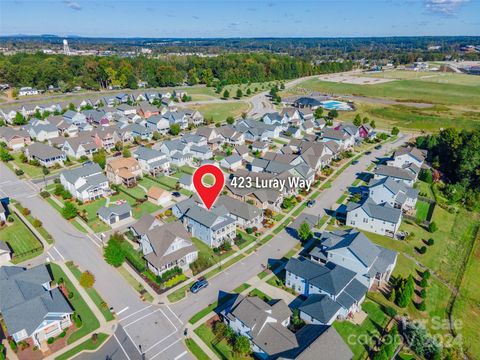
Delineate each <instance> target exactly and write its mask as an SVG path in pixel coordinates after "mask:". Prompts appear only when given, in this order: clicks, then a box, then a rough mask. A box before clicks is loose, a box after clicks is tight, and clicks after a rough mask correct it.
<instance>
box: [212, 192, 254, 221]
mask: <svg viewBox="0 0 480 360" xmlns="http://www.w3.org/2000/svg"><path fill="white" fill-rule="evenodd" d="M215 206H224V207H225V208H226V209H227V210H228V213H229V214H230V216H231V217H232V218H234V219H235V220H236V222H237V225H238V226H241V227H242V228H244V229H247V228H253V227H256V228H261V227H262V226H263V225H262V221H263V211H262V210H260V209H259V208H257V207H256V206H253V205H250V204H248V203H246V202H244V201H241V200H238V199H235V198H233V197H230V196H227V195H220V196H219V197H218V199H217V201H215Z"/></svg>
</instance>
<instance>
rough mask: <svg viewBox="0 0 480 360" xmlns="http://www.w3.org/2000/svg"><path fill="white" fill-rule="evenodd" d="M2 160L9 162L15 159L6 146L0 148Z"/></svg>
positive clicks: (0, 158)
mask: <svg viewBox="0 0 480 360" xmlns="http://www.w3.org/2000/svg"><path fill="white" fill-rule="evenodd" d="M0 160H2V161H3V162H9V161H11V160H13V156H12V155H11V154H10V153H9V152H8V150H7V149H5V148H4V147H1V148H0Z"/></svg>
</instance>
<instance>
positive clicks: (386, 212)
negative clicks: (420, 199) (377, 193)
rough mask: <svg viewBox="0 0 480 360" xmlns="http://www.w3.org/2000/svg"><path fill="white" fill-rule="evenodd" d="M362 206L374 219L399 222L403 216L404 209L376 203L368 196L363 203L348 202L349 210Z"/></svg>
mask: <svg viewBox="0 0 480 360" xmlns="http://www.w3.org/2000/svg"><path fill="white" fill-rule="evenodd" d="M358 208H361V209H362V210H363V211H365V213H366V214H367V215H368V216H370V217H371V218H374V219H379V220H383V221H387V222H390V223H397V222H398V221H400V219H401V216H402V210H400V209H396V208H393V207H391V206H390V205H389V204H387V203H384V204H376V203H375V201H373V200H372V198H370V197H369V198H367V199H366V200H364V201H363V203H348V204H347V207H346V210H347V212H349V211H353V210H355V209H358Z"/></svg>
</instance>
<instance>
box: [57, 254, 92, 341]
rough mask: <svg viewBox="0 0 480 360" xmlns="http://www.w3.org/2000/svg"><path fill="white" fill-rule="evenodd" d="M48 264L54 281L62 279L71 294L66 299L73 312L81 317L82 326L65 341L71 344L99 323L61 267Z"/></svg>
mask: <svg viewBox="0 0 480 360" xmlns="http://www.w3.org/2000/svg"><path fill="white" fill-rule="evenodd" d="M49 266H50V269H51V271H52V274H53V278H54V279H55V281H56V282H57V283H59V282H60V281H59V280H60V279H63V281H64V284H65V286H66V288H67V290H68V292H69V293H72V294H73V297H71V298H69V299H68V301H69V302H70V304H71V306H72V308H73V309H74V311H75V313H76V314H78V315H79V316H80V319H82V326H81V327H80V329H78V330H76V331H75V332H73V333H72V334H71V335H70V336H69V338H68V340H67V343H68V344H71V343H73V342H75V341H76V340H78V339H81V338H82V337H84V336H85V335H87V334H89V333H91V332H92V331H94V330H96V329H98V328H99V327H100V323H99V322H98V319H97V318H96V317H95V315H94V314H93V312H92V310H90V308H89V307H88V305H87V303H86V302H85V300H83V298H82V296H81V295H80V293H79V292H78V290H77V289H76V288H75V286H73V284H72V282H71V281H70V279H69V278H68V276H67V275H66V274H65V273H64V272H63V270H62V268H61V267H60V266H58V265H57V264H54V263H50V264H49Z"/></svg>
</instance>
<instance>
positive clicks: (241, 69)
mask: <svg viewBox="0 0 480 360" xmlns="http://www.w3.org/2000/svg"><path fill="white" fill-rule="evenodd" d="M351 68H352V63H351V62H348V61H347V62H342V63H340V62H326V63H322V64H319V65H313V64H312V63H311V62H308V61H306V60H304V59H301V58H294V57H291V56H287V55H274V54H269V53H254V54H223V55H219V56H215V57H199V56H163V57H160V58H147V57H143V56H139V57H135V58H121V57H118V56H111V57H97V56H65V55H46V54H43V53H40V52H38V53H35V54H27V53H18V54H15V55H11V56H5V55H2V56H0V82H2V83H8V84H10V86H13V87H20V86H34V87H38V88H40V89H46V88H48V86H50V85H53V86H58V87H60V89H61V90H63V91H67V90H70V89H71V88H73V87H74V86H82V87H83V88H86V89H101V88H106V87H108V86H117V87H120V88H131V89H135V88H136V87H137V82H138V81H139V80H142V81H147V83H148V86H151V87H158V86H175V85H182V84H185V83H187V84H190V85H194V84H207V85H209V86H210V85H217V84H220V85H227V84H238V83H248V82H264V81H271V80H283V79H293V78H296V77H301V76H308V75H314V74H320V73H330V72H338V71H346V70H350V69H351Z"/></svg>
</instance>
